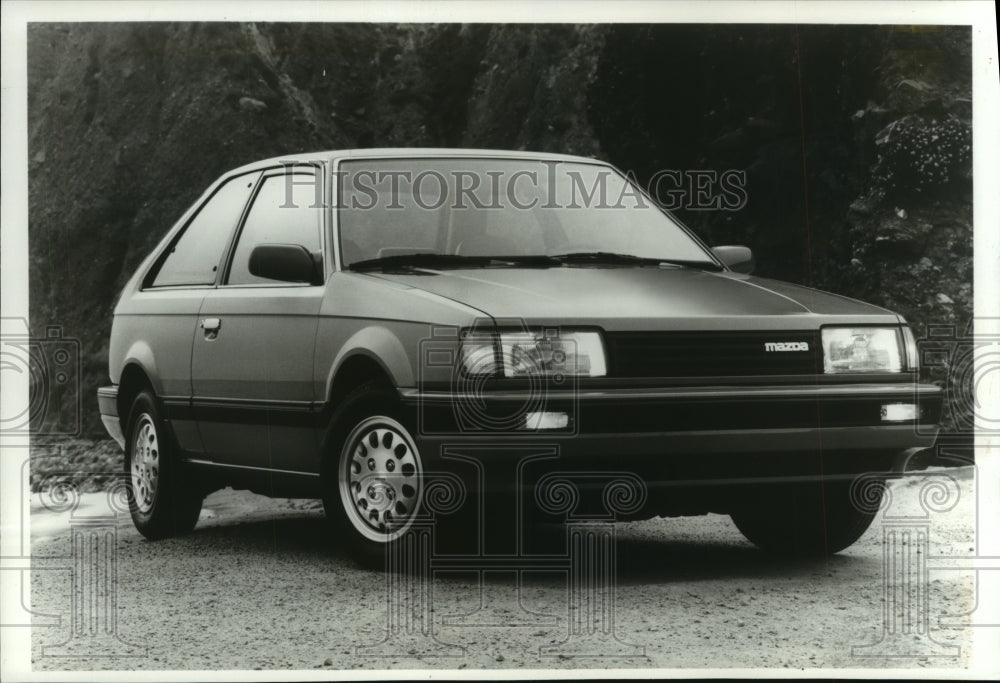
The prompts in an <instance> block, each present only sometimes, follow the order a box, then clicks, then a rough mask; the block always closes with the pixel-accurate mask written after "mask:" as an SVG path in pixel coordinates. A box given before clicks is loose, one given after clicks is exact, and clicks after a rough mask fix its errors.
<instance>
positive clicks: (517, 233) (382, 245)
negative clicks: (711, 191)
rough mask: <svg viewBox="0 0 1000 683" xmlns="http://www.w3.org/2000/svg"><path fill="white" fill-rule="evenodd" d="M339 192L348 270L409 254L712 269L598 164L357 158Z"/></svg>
mask: <svg viewBox="0 0 1000 683" xmlns="http://www.w3.org/2000/svg"><path fill="white" fill-rule="evenodd" d="M339 183H340V193H339V209H338V211H339V226H340V246H341V253H342V258H343V264H344V266H345V267H348V268H349V267H351V266H352V265H353V264H359V263H361V262H365V265H369V264H371V262H372V261H375V260H381V259H387V258H388V259H391V260H392V261H395V262H398V261H399V257H408V256H412V255H415V254H427V255H437V256H443V257H445V258H443V259H435V260H434V263H438V264H443V265H448V264H456V265H458V264H466V266H469V265H475V264H479V263H481V262H482V258H480V257H518V258H517V259H514V260H512V261H510V263H512V264H517V263H519V262H520V261H519V260H518V259H520V260H521V261H523V259H524V258H525V257H540V258H543V259H544V258H545V257H560V256H566V255H571V256H575V257H579V256H580V255H593V257H594V258H593V259H592V260H595V261H596V260H605V261H607V260H610V261H613V262H614V263H617V264H623V265H624V264H638V263H640V262H642V263H650V262H653V263H655V262H657V261H669V262H674V263H692V264H711V263H713V260H712V257H711V256H710V255H709V254H707V253H706V251H705V250H704V249H703V248H702V247H701V246H700V245H699V244H698V243H697V242H696V241H695V240H694V239H693V238H692V237H691V236H690V235H688V233H687V232H685V230H684V229H683V228H681V227H680V226H679V225H678V224H677V223H676V222H674V221H673V220H671V218H670V217H669V216H667V215H666V214H665V213H663V212H662V211H661V210H660V209H659V208H657V207H656V206H655V205H653V204H652V202H651V201H650V200H649V199H647V198H646V197H645V196H643V195H642V194H641V192H640V191H639V190H638V188H636V186H635V185H634V184H632V183H630V182H629V181H628V180H627V179H626V178H625V177H624V176H622V175H621V174H619V173H618V172H617V171H615V170H614V169H613V168H611V167H609V166H606V165H603V164H587V163H575V162H556V161H536V160H522V159H465V158H446V159H442V158H425V159H420V158H413V159H363V160H357V161H346V162H343V163H342V164H341V170H340V175H339ZM452 257H458V258H452ZM423 261H426V262H430V261H427V259H423ZM572 261H573V262H574V263H583V262H586V259H580V258H576V259H572Z"/></svg>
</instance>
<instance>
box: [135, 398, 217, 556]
mask: <svg viewBox="0 0 1000 683" xmlns="http://www.w3.org/2000/svg"><path fill="white" fill-rule="evenodd" d="M125 438H126V441H125V476H126V478H127V480H128V482H129V486H128V491H129V511H130V512H131V515H132V522H133V523H134V524H135V528H136V529H138V530H139V533H141V534H142V535H143V536H145V537H146V538H149V539H160V538H167V537H169V536H179V535H181V534H186V533H188V532H189V531H191V530H192V529H194V526H195V524H197V523H198V515H199V514H200V513H201V503H202V498H203V496H202V495H201V492H200V491H198V490H194V489H191V488H189V487H186V486H185V485H184V482H183V481H182V478H181V476H180V475H181V472H180V465H179V463H178V462H177V460H176V457H175V454H174V451H173V449H172V448H171V445H170V441H169V438H168V436H167V433H166V428H165V426H164V423H163V420H162V419H161V417H160V412H159V408H158V407H157V405H156V401H155V399H154V398H153V395H152V393H150V392H149V391H147V390H144V391H141V392H139V394H138V395H137V396H136V397H135V400H134V401H133V402H132V410H131V411H130V412H129V420H128V425H127V430H126V437H125Z"/></svg>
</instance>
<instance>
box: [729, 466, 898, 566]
mask: <svg viewBox="0 0 1000 683" xmlns="http://www.w3.org/2000/svg"><path fill="white" fill-rule="evenodd" d="M884 490H885V481H884V480H882V479H878V480H871V481H869V482H868V483H867V485H866V487H865V490H864V491H863V494H862V495H863V498H864V499H863V500H860V499H858V500H856V499H855V498H856V497H859V496H858V495H857V494H858V491H857V490H855V491H853V493H854V494H855V495H853V496H852V489H851V484H850V482H824V483H807V484H787V485H784V486H775V487H773V488H769V489H767V490H761V491H759V492H757V493H756V494H755V495H752V496H746V497H745V498H743V499H742V500H741V501H740V502H739V503H738V504H737V505H736V506H735V508H734V509H733V510H732V511H731V512H730V517H731V518H732V520H733V522H734V523H735V524H736V527H737V528H738V529H739V530H740V532H742V534H743V535H744V536H746V538H747V539H748V540H749V541H751V542H752V543H753V544H754V545H756V546H758V547H759V548H761V549H763V550H766V551H768V552H772V553H775V554H779V555H794V556H800V557H822V556H825V555H832V554H833V553H836V552H839V551H841V550H843V549H844V548H847V547H848V546H850V545H851V544H852V543H854V542H855V541H857V540H858V539H859V538H861V536H862V534H864V533H865V531H866V530H867V529H868V527H869V526H871V523H872V521H873V520H874V519H875V516H876V514H877V512H878V504H879V501H880V500H881V498H882V493H883V491H884Z"/></svg>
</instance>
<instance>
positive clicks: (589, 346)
mask: <svg viewBox="0 0 1000 683" xmlns="http://www.w3.org/2000/svg"><path fill="white" fill-rule="evenodd" d="M461 357H462V367H463V370H464V372H465V373H466V374H470V375H484V374H485V375H493V374H501V373H502V374H503V376H504V377H558V376H577V377H603V376H605V375H606V374H607V364H606V363H605V360H604V344H603V343H602V342H601V335H600V333H598V332H575V331H569V332H558V333H555V331H553V330H548V331H546V330H533V331H525V330H517V331H501V332H500V334H499V338H498V337H496V336H494V335H488V334H475V335H469V336H467V337H466V338H465V339H464V340H463V341H462V354H461Z"/></svg>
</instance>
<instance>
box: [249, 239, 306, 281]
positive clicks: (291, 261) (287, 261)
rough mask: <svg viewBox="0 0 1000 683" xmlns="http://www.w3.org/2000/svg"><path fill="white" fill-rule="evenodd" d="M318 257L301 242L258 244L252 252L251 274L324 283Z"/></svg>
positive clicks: (283, 279)
mask: <svg viewBox="0 0 1000 683" xmlns="http://www.w3.org/2000/svg"><path fill="white" fill-rule="evenodd" d="M319 264H320V259H318V258H316V257H314V256H313V254H311V253H310V252H309V250H308V249H306V248H305V247H303V246H302V245H301V244H258V245H257V246H256V247H254V248H253V251H251V252H250V263H249V267H250V274H251V275H256V276H257V277H264V278H267V279H268V280H280V281H281V282H308V283H309V284H311V285H321V284H323V274H322V272H321V270H320V267H319Z"/></svg>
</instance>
